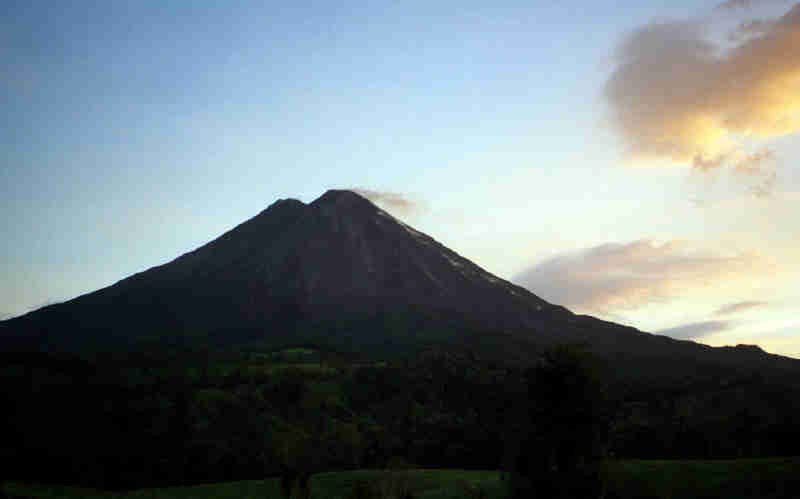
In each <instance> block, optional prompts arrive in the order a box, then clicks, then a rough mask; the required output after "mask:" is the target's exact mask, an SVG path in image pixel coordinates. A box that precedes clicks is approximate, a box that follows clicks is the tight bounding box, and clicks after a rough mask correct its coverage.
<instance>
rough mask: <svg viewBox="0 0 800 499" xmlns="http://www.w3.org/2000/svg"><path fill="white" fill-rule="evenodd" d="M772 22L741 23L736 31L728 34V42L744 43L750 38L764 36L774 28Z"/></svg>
mask: <svg viewBox="0 0 800 499" xmlns="http://www.w3.org/2000/svg"><path fill="white" fill-rule="evenodd" d="M772 25H773V22H772V21H765V20H764V19H753V20H750V21H746V22H743V23H740V24H739V25H738V26H737V27H736V29H734V30H733V31H731V32H730V33H729V34H728V40H729V41H732V42H742V41H744V40H747V39H748V38H753V37H755V36H760V35H764V34H766V33H767V32H769V30H770V29H771V28H772Z"/></svg>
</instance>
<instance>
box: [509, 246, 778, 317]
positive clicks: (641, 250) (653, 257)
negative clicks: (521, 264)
mask: <svg viewBox="0 0 800 499" xmlns="http://www.w3.org/2000/svg"><path fill="white" fill-rule="evenodd" d="M760 263H761V262H760V260H759V258H758V257H757V256H756V255H753V254H744V253H742V254H730V255H722V254H716V253H712V252H708V251H702V250H698V249H695V248H692V247H691V245H690V244H689V243H686V242H680V241H673V242H668V243H664V244H656V243H654V242H653V241H650V240H646V239H645V240H639V241H633V242H629V243H623V244H620V243H609V244H603V245H600V246H594V247H591V248H586V249H583V250H580V251H575V252H567V253H562V254H560V255H557V256H555V257H553V258H550V259H548V260H545V261H543V262H541V263H538V264H536V265H534V266H532V267H531V268H529V269H527V270H525V271H523V272H521V273H520V274H518V275H517V276H516V277H514V279H513V280H514V281H515V282H516V283H518V284H520V285H521V286H524V287H526V288H528V289H530V290H531V291H532V292H533V293H536V294H538V295H540V296H542V297H543V298H544V299H547V300H549V301H552V302H555V303H558V304H562V305H566V306H567V307H571V308H575V309H577V310H579V311H586V312H594V313H605V314H607V313H608V312H614V311H622V310H631V309H635V308H638V307H641V306H644V305H647V304H650V303H656V302H665V301H669V300H671V299H673V298H674V297H676V296H680V295H682V294H684V293H686V292H687V291H689V290H692V289H699V288H706V287H709V286H713V285H719V284H721V283H724V282H728V281H730V280H733V279H735V278H738V277H741V276H743V275H744V276H747V275H750V274H749V273H751V272H758V271H761V270H762V269H761V267H762V266H761V265H760Z"/></svg>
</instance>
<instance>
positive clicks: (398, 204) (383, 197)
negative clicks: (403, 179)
mask: <svg viewBox="0 0 800 499" xmlns="http://www.w3.org/2000/svg"><path fill="white" fill-rule="evenodd" d="M351 190H352V191H353V192H355V193H357V194H360V195H361V196H364V197H365V198H367V199H369V200H370V201H372V202H373V203H375V204H378V205H380V206H381V207H383V208H386V209H387V210H388V211H391V212H393V213H397V214H404V215H410V214H413V213H416V212H418V211H420V210H422V209H423V204H422V203H421V202H419V201H415V200H411V199H409V198H408V197H407V196H405V195H403V194H400V193H397V192H391V191H375V190H372V189H363V188H360V187H354V188H352V189H351Z"/></svg>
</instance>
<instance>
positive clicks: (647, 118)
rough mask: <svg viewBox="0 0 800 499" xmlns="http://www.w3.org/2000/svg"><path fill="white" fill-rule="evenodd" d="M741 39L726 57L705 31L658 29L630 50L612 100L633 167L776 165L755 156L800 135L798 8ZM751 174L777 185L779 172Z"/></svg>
mask: <svg viewBox="0 0 800 499" xmlns="http://www.w3.org/2000/svg"><path fill="white" fill-rule="evenodd" d="M727 4H730V6H731V7H733V6H745V5H749V2H743V1H729V2H726V4H725V5H727ZM735 32H739V33H740V35H744V34H746V35H747V36H744V37H743V41H741V43H739V44H738V45H735V46H733V47H731V48H725V47H722V46H720V45H718V44H716V43H714V42H712V41H711V40H710V39H709V38H708V37H707V36H706V33H705V28H704V26H703V24H701V23H700V22H695V21H673V22H660V23H652V24H649V25H646V26H643V27H641V28H639V29H638V30H636V31H634V32H633V33H631V34H630V35H629V36H628V37H627V38H626V39H624V40H623V41H622V43H621V44H620V45H619V47H618V49H617V53H616V67H615V69H614V71H613V72H612V74H611V76H610V78H609V80H608V81H607V83H606V87H605V96H606V98H607V100H608V102H609V104H610V109H611V113H612V118H613V122H614V124H615V126H616V128H617V129H618V131H619V132H620V134H621V136H622V138H623V139H624V140H625V142H626V144H627V146H628V149H629V152H630V153H631V154H632V155H633V156H634V157H637V158H644V159H647V158H650V159H666V160H671V161H674V162H677V163H682V164H689V165H693V166H694V167H695V168H697V169H698V170H703V171H709V170H715V169H719V168H721V167H724V166H729V167H732V168H736V167H737V165H739V164H740V163H742V162H745V163H748V162H751V161H752V160H753V159H754V158H758V159H761V160H764V161H766V160H772V159H774V155H770V156H769V157H767V156H763V155H762V153H761V152H756V153H752V152H751V151H750V147H752V145H753V144H756V145H757V144H758V143H759V142H760V141H764V140H767V139H770V138H774V137H779V136H783V135H788V134H795V133H798V132H800V92H798V91H797V88H798V85H800V57H798V56H797V54H799V53H800V4H797V5H795V6H794V7H792V8H791V9H790V10H789V11H788V12H787V13H786V14H784V15H783V16H782V17H781V18H779V19H776V20H774V21H769V22H766V21H753V22H751V23H746V24H743V25H741V26H740V28H739V29H738V30H736V31H735ZM738 173H741V171H740V172H738ZM750 173H751V175H750V177H753V176H756V177H759V178H762V177H763V178H765V179H766V180H767V181H766V182H763V181H760V180H759V181H757V182H756V183H757V185H758V186H759V190H760V191H764V190H765V189H766V188H767V187H769V186H770V185H771V183H774V175H773V172H771V171H764V170H761V169H758V170H754V169H751V170H750Z"/></svg>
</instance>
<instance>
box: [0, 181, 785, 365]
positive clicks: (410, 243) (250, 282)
mask: <svg viewBox="0 0 800 499" xmlns="http://www.w3.org/2000/svg"><path fill="white" fill-rule="evenodd" d="M487 335H489V336H490V337H491V341H490V343H492V344H493V345H494V347H493V348H494V350H495V351H496V352H499V355H500V356H501V357H502V356H503V355H505V354H507V355H508V356H516V357H521V358H526V357H530V356H531V355H532V352H534V351H535V350H536V349H537V348H539V347H541V346H544V345H549V344H555V343H582V344H586V345H588V346H589V347H590V348H591V349H592V350H593V351H595V352H597V353H598V354H601V355H602V356H604V357H606V358H608V359H609V360H614V361H620V362H622V361H626V362H632V363H635V364H640V365H641V366H642V368H643V369H648V368H650V369H655V367H654V366H661V367H660V368H659V369H663V370H664V371H667V370H686V369H692V366H695V365H699V364H702V365H704V366H705V365H715V366H728V367H744V366H747V367H748V368H753V369H756V368H762V367H764V368H766V367H769V368H779V369H789V370H793V371H794V370H800V361H798V360H795V359H789V358H786V357H781V356H776V355H770V354H767V353H765V352H763V351H761V350H760V349H758V348H749V347H736V348H711V347H708V346H705V345H699V344H696V343H694V342H689V341H679V340H675V339H672V338H668V337H664V336H658V335H652V334H648V333H643V332H640V331H638V330H636V329H634V328H630V327H625V326H621V325H618V324H614V323H610V322H605V321H601V320H598V319H595V318H592V317H588V316H581V315H575V314H573V313H571V312H569V311H568V310H567V309H565V308H564V307H561V306H558V305H554V304H550V303H548V302H546V301H545V300H542V299H541V298H539V297H537V296H536V295H534V294H533V293H531V292H530V291H528V290H526V289H524V288H522V287H519V286H516V285H514V284H512V283H510V282H508V281H505V280H503V279H500V278H498V277H496V276H494V275H492V274H490V273H489V272H487V271H485V270H484V269H482V268H481V267H479V266H478V265H476V264H474V263H473V262H471V261H469V260H467V259H466V258H463V257H462V256H460V255H458V254H457V253H455V252H454V251H452V250H450V249H448V248H446V247H445V246H443V245H442V244H440V243H438V242H437V241H435V240H434V239H433V238H431V237H429V236H427V235H425V234H423V233H421V232H419V231H417V230H415V229H414V228H412V227H410V226H408V225H406V224H404V223H402V222H400V221H399V220H397V219H395V218H394V217H392V216H391V215H389V214H388V213H386V212H385V211H383V210H381V209H380V208H378V207H377V206H375V205H374V204H372V203H371V202H370V201H368V200H367V199H365V198H363V197H361V196H359V195H358V194H356V193H353V192H351V191H344V190H331V191H328V192H326V193H325V194H324V195H323V196H321V197H320V198H318V199H317V200H315V201H313V202H312V203H310V204H305V203H302V202H301V201H298V200H295V199H283V200H279V201H276V202H275V203H273V204H272V205H270V206H269V207H268V208H267V209H265V210H264V211H262V212H261V213H259V214H258V215H257V216H255V217H253V218H251V219H250V220H247V221H246V222H244V223H242V224H240V225H238V226H237V227H235V228H233V229H232V230H230V231H228V232H226V233H225V234H223V235H222V236H220V237H219V238H217V239H215V240H213V241H211V242H209V243H207V244H205V245H203V246H201V247H199V248H197V249H196V250H194V251H191V252H188V253H186V254H184V255H182V256H180V257H178V258H176V259H175V260H173V261H171V262H169V263H166V264H164V265H160V266H157V267H153V268H151V269H148V270H146V271H144V272H141V273H138V274H135V275H133V276H131V277H128V278H126V279H123V280H121V281H119V282H117V283H116V284H114V285H112V286H109V287H106V288H103V289H100V290H98V291H95V292H92V293H89V294H86V295H83V296H80V297H77V298H75V299H72V300H69V301H67V302H64V303H60V304H55V305H50V306H47V307H44V308H42V309H39V310H36V311H34V312H31V313H28V314H26V315H24V316H20V317H17V318H14V319H10V320H7V321H4V322H0V350H2V349H6V350H8V349H24V350H30V349H34V350H45V351H47V350H81V349H83V348H90V347H91V348H101V349H102V348H130V347H131V346H133V345H135V344H137V343H139V342H142V341H150V340H157V341H168V342H169V341H178V342H183V343H187V344H196V343H204V344H210V345H215V346H231V345H235V344H241V343H248V342H262V343H265V344H275V345H279V344H292V343H295V344H298V343H301V342H313V343H318V344H320V343H322V344H328V345H330V346H332V347H336V348H340V349H341V348H344V349H349V350H353V351H361V352H364V353H384V354H385V353H388V352H389V351H391V350H392V349H396V348H401V347H403V348H408V347H418V346H422V345H425V344H430V343H437V342H438V343H442V342H444V343H448V342H449V343H453V344H462V345H463V344H472V345H473V346H476V345H478V344H480V343H481V342H484V343H485V342H486V337H487ZM526 346H527V347H529V348H526ZM401 349H402V348H401ZM698 363H699V364H698Z"/></svg>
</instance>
